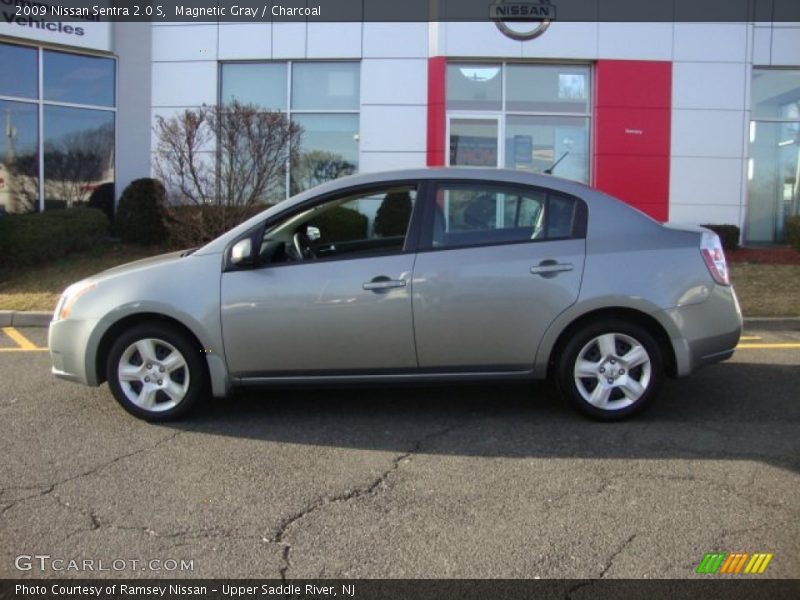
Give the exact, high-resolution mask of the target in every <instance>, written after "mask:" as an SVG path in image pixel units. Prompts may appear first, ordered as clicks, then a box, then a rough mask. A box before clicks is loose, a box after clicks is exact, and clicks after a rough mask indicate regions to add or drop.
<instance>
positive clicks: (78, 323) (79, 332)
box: [47, 319, 98, 386]
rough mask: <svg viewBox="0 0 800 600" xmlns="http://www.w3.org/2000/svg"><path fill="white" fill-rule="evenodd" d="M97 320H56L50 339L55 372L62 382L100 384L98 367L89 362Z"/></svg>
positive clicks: (51, 328)
mask: <svg viewBox="0 0 800 600" xmlns="http://www.w3.org/2000/svg"><path fill="white" fill-rule="evenodd" d="M96 326H97V321H93V320H81V319H65V320H63V321H52V322H51V323H50V329H49V331H48V336H47V345H48V346H49V348H50V360H51V361H52V363H53V368H52V373H53V375H55V376H56V377H58V378H60V379H65V380H67V381H74V382H76V383H83V384H84V385H91V386H96V385H98V382H97V376H96V373H95V369H94V365H90V364H89V362H88V360H87V359H88V354H89V353H88V352H87V350H88V346H89V339H90V337H91V334H92V332H93V331H94V329H95V327H96Z"/></svg>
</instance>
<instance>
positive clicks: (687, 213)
mask: <svg viewBox="0 0 800 600" xmlns="http://www.w3.org/2000/svg"><path fill="white" fill-rule="evenodd" d="M673 27H674V35H673V64H672V144H671V148H672V150H671V152H672V159H671V168H670V220H672V221H676V222H684V223H694V224H702V223H716V224H722V223H725V224H728V223H730V224H734V225H739V226H742V225H743V223H744V208H745V202H746V189H745V185H744V169H745V165H746V157H747V143H746V142H747V140H746V139H745V132H746V131H747V127H748V120H749V114H748V109H749V103H750V98H749V80H750V71H751V67H752V63H751V55H752V41H751V40H752V36H751V31H750V30H751V29H752V26H751V25H747V24H738V23H702V24H700V23H675V24H674V25H673Z"/></svg>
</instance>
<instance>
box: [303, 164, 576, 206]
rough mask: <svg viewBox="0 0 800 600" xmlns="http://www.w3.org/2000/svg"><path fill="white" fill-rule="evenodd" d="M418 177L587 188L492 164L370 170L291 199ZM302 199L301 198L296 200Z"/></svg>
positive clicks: (550, 177) (552, 177)
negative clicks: (483, 165) (487, 165)
mask: <svg viewBox="0 0 800 600" xmlns="http://www.w3.org/2000/svg"><path fill="white" fill-rule="evenodd" d="M407 179H408V180H420V179H452V180H459V179H460V180H483V181H497V182H499V183H520V184H524V185H533V186H542V187H548V188H551V189H555V190H560V191H564V192H568V193H580V192H585V191H586V190H591V188H590V187H588V186H586V185H584V184H582V183H579V182H577V181H572V180H569V179H562V178H560V177H556V176H554V175H546V174H541V173H531V172H528V171H520V170H516V169H498V168H494V167H420V168H416V169H396V170H389V171H378V172H374V173H359V174H357V175H350V176H347V177H342V178H340V179H335V180H333V181H329V182H327V183H324V184H322V185H320V186H317V187H315V188H313V189H311V190H307V191H306V192H303V193H302V194H298V195H297V196H294V197H293V198H290V201H292V200H294V198H300V197H302V196H306V194H308V192H313V193H311V194H308V195H309V196H318V195H320V194H324V193H328V192H333V191H336V190H338V189H344V188H348V187H355V186H359V185H369V184H372V183H382V182H389V181H395V180H407ZM300 201H301V202H302V200H300Z"/></svg>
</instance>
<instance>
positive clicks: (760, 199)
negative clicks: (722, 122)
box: [745, 69, 800, 243]
mask: <svg viewBox="0 0 800 600" xmlns="http://www.w3.org/2000/svg"><path fill="white" fill-rule="evenodd" d="M752 115H753V120H752V121H751V122H750V132H749V134H750V153H749V159H748V164H747V191H748V199H747V227H746V230H745V237H746V239H747V241H749V242H766V243H771V242H781V241H783V239H784V223H785V221H786V217H788V216H791V215H797V214H800V69H753V85H752Z"/></svg>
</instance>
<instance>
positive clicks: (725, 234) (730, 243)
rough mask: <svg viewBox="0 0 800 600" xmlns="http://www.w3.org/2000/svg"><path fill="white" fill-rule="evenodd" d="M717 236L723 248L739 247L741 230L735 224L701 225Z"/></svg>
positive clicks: (732, 248)
mask: <svg viewBox="0 0 800 600" xmlns="http://www.w3.org/2000/svg"><path fill="white" fill-rule="evenodd" d="M701 227H705V228H706V229H710V230H711V231H713V232H714V233H716V234H717V235H718V236H719V239H720V241H721V242H722V247H723V249H725V250H736V249H737V248H738V247H739V237H740V236H741V230H740V229H739V227H737V226H736V225H701Z"/></svg>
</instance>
